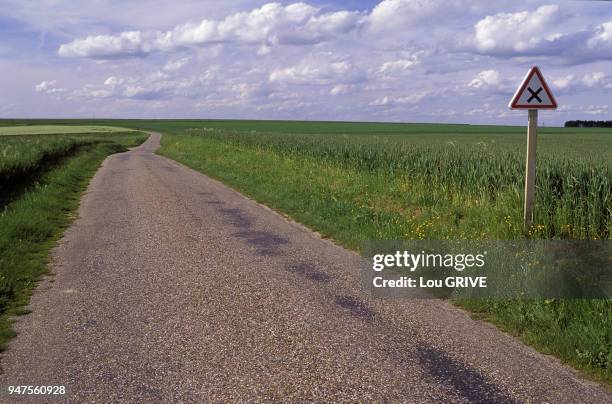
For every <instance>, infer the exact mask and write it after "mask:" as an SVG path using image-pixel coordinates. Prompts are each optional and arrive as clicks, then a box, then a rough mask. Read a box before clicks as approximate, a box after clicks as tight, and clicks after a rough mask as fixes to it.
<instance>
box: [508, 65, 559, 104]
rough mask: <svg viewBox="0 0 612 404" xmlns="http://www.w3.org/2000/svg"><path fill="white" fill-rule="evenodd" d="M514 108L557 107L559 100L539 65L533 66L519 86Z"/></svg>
mask: <svg viewBox="0 0 612 404" xmlns="http://www.w3.org/2000/svg"><path fill="white" fill-rule="evenodd" d="M509 107H510V108H512V109H556V108H557V101H556V100H555V97H554V96H553V95H552V92H551V91H550V88H548V85H547V84H546V80H544V77H543V76H542V73H541V72H540V69H539V68H538V67H537V66H534V67H532V68H531V69H530V70H529V72H528V73H527V76H525V79H523V82H522V83H521V85H520V86H519V88H518V90H517V91H516V93H514V97H512V101H510V105H509Z"/></svg>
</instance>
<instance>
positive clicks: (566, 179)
mask: <svg viewBox="0 0 612 404" xmlns="http://www.w3.org/2000/svg"><path fill="white" fill-rule="evenodd" d="M188 133H190V134H193V135H198V136H204V137H209V138H212V139H216V140H218V141H223V142H226V143H231V144H234V145H239V146H243V147H252V148H257V149H260V150H267V151H272V152H274V153H278V154H281V155H293V156H299V157H300V158H309V159H313V160H315V161H320V162H322V163H326V164H334V165H338V166H341V167H345V168H352V169H357V170H361V171H367V172H374V173H379V174H381V175H383V176H385V177H387V178H394V177H398V176H409V177H411V178H414V179H419V180H421V181H423V182H425V183H427V184H430V186H431V187H432V188H435V189H445V190H447V191H448V192H449V193H455V194H460V195H464V196H478V197H486V198H489V199H491V200H494V199H495V198H496V197H497V196H498V195H499V194H500V193H502V192H511V193H512V192H513V193H517V194H520V193H522V186H523V178H524V177H523V176H524V154H523V153H521V152H520V151H519V150H516V149H515V148H510V147H507V146H504V145H494V144H492V143H486V142H477V143H474V144H461V143H458V142H454V141H452V140H449V141H446V142H444V141H439V139H438V142H433V143H430V142H423V141H422V140H420V141H419V140H417V141H406V140H405V139H389V138H388V137H387V138H384V137H383V138H374V137H369V138H368V137H355V136H350V137H348V136H326V137H321V136H316V135H295V134H278V133H273V134H272V133H267V134H266V133H257V134H249V133H245V132H233V131H219V130H206V129H191V130H189V131H188ZM604 156H605V154H603V155H601V156H599V158H597V156H596V157H594V158H589V157H585V156H581V157H580V158H576V156H574V155H571V154H569V155H568V154H567V153H553V152H549V153H543V154H541V155H540V156H538V161H537V166H538V170H537V177H536V188H537V192H536V206H537V208H536V224H535V225H534V227H533V228H532V229H531V230H530V232H529V234H528V235H530V236H533V237H542V238H580V239H609V238H610V234H611V233H610V230H611V227H612V169H611V166H610V162H609V161H607V160H605V158H602V157H604Z"/></svg>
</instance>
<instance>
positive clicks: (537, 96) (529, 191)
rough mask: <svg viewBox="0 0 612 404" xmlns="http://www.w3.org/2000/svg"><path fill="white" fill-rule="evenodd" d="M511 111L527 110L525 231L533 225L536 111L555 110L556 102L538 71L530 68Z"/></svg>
mask: <svg viewBox="0 0 612 404" xmlns="http://www.w3.org/2000/svg"><path fill="white" fill-rule="evenodd" d="M509 107H510V108H512V109H526V110H528V124H527V158H526V163H525V209H524V212H523V223H524V226H525V230H528V229H529V228H530V227H531V226H532V225H533V219H534V218H533V208H534V198H535V179H536V145H537V142H538V109H556V108H557V101H555V98H554V97H553V95H552V92H551V91H550V89H549V88H548V85H547V84H546V81H545V80H544V77H543V76H542V73H541V72H540V69H538V67H537V66H534V67H532V68H531V69H530V70H529V72H528V73H527V76H525V78H524V79H523V82H522V83H521V85H520V86H519V88H518V90H517V91H516V93H515V94H514V97H512V100H511V101H510V105H509Z"/></svg>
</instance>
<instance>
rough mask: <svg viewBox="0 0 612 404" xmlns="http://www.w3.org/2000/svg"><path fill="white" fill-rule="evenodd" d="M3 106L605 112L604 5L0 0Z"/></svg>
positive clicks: (501, 114)
mask: <svg viewBox="0 0 612 404" xmlns="http://www.w3.org/2000/svg"><path fill="white" fill-rule="evenodd" d="M0 5H1V7H0V117H4V118H7V117H96V118H101V117H129V118H196V117H197V118H257V119H321V120H364V121H404V122H461V123H509V124H524V123H525V120H526V112H524V111H510V110H508V108H507V104H508V101H509V100H510V98H511V96H512V94H513V92H514V90H515V89H516V87H517V86H518V84H519V83H520V81H521V79H522V78H523V76H524V75H525V73H526V72H527V70H528V69H529V67H530V66H532V65H538V66H540V68H541V69H542V72H543V74H544V76H545V77H546V78H547V80H548V82H549V84H550V85H551V88H552V90H553V92H554V94H555V96H556V97H557V101H558V103H559V105H560V108H559V110H557V111H555V112H546V113H544V114H542V116H543V118H542V120H543V121H544V122H545V124H548V125H555V124H562V123H563V122H564V121H565V120H567V119H612V106H611V104H612V2H606V1H562V2H559V1H539V0H512V1H510V0H494V1H491V0H487V1H478V0H476V1H466V0H383V1H369V0H361V1H357V0H346V1H339V0H329V1H321V0H311V1H308V2H291V1H287V2H285V1H279V2H268V1H258V0H233V1H227V2H226V1H218V0H199V1H196V0H184V1H181V0H177V1H167V0H163V1H162V0H131V1H130V0H123V1H121V0H91V1H85V2H77V1H75V0H73V1H68V0H38V1H34V0H0Z"/></svg>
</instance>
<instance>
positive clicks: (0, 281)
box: [0, 132, 146, 346]
mask: <svg viewBox="0 0 612 404" xmlns="http://www.w3.org/2000/svg"><path fill="white" fill-rule="evenodd" d="M144 139H146V136H145V135H144V134H142V133H138V132H129V133H99V134H88V135H84V134H71V135H66V134H53V135H25V136H0V346H1V345H3V344H4V343H5V342H6V341H7V340H8V338H10V336H11V335H12V331H11V328H10V321H9V316H10V315H13V314H20V313H22V312H23V308H22V305H23V304H25V303H26V302H27V298H28V295H29V292H30V290H31V289H32V287H33V286H34V285H35V283H36V280H37V279H38V277H39V276H40V275H41V274H43V273H45V272H46V270H47V268H46V264H47V259H48V258H47V257H48V253H49V251H50V250H51V248H52V247H53V245H54V241H55V240H57V238H58V237H59V236H60V235H61V232H62V230H63V229H64V228H66V226H68V225H69V224H70V222H71V221H72V219H73V218H74V211H75V210H76V208H77V207H78V203H79V199H80V194H81V192H82V191H83V190H84V189H85V187H86V185H87V183H88V181H89V178H91V176H92V175H93V174H94V173H95V172H96V170H97V169H98V167H99V165H100V163H101V162H102V160H103V159H104V158H105V157H106V156H108V155H109V154H112V153H116V152H120V151H124V150H126V147H130V146H135V145H137V144H139V143H141V142H142V141H144Z"/></svg>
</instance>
